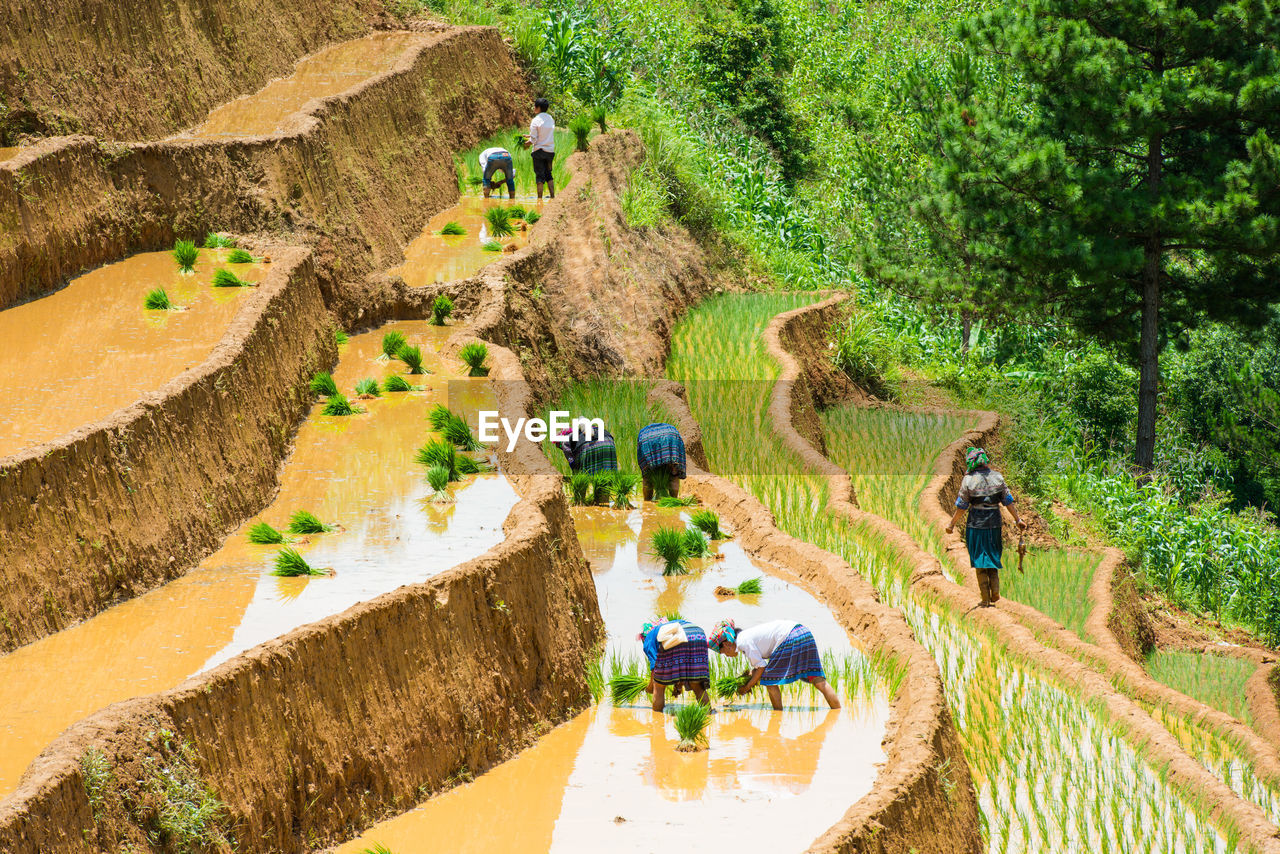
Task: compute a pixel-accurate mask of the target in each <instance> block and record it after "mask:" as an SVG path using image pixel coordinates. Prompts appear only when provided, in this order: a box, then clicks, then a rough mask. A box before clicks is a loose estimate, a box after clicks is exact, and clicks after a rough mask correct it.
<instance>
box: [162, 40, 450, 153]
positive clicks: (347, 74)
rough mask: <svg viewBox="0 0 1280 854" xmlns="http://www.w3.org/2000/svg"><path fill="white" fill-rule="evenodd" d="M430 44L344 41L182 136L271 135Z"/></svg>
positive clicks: (218, 111)
mask: <svg viewBox="0 0 1280 854" xmlns="http://www.w3.org/2000/svg"><path fill="white" fill-rule="evenodd" d="M427 41H430V36H427V35H423V34H421V33H407V32H381V33H373V34H372V35H368V36H365V37H364V38H362V39H355V40H354V41H349V42H343V43H342V44H338V45H334V46H333V47H330V48H327V49H325V50H322V51H320V52H319V53H317V54H315V55H314V56H309V57H307V58H306V59H304V60H302V61H301V62H299V63H298V65H297V67H296V68H295V69H294V72H293V74H291V75H289V76H288V77H283V78H280V79H279V80H273V81H272V82H270V83H268V84H267V85H266V86H264V87H263V88H262V89H259V90H258V91H257V92H255V93H254V94H252V95H249V96H247V97H244V98H240V99H239V100H236V101H231V102H230V103H227V104H223V105H222V106H221V107H218V108H217V109H215V110H213V111H212V112H210V113H209V117H208V118H207V119H205V121H204V122H203V123H202V124H200V125H199V126H197V127H195V128H194V129H192V130H190V131H187V132H186V133H183V134H180V136H182V137H198V138H205V139H219V138H225V137H234V136H259V135H265V134H271V133H275V132H276V131H278V130H280V129H281V125H283V124H284V122H285V120H286V119H288V118H289V117H290V116H292V115H294V114H295V113H297V112H299V111H301V110H302V108H303V107H305V106H306V104H307V102H308V101H310V100H312V99H314V98H325V97H329V96H332V95H340V94H342V93H343V92H347V91H349V90H351V89H354V88H356V87H357V86H359V85H360V84H361V83H363V82H364V81H365V80H368V79H369V78H370V77H373V76H374V75H377V74H381V73H383V72H384V71H389V70H391V68H392V67H394V66H395V64H396V61H397V60H399V59H400V58H401V57H402V56H404V55H405V54H406V53H407V52H408V51H409V50H410V49H411V48H413V47H415V46H417V45H420V44H424V43H425V42H427Z"/></svg>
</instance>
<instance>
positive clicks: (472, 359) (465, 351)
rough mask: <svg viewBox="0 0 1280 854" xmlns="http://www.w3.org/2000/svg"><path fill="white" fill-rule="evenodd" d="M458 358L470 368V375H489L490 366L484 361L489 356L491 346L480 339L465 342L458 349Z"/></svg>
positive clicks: (468, 373)
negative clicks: (487, 345)
mask: <svg viewBox="0 0 1280 854" xmlns="http://www.w3.org/2000/svg"><path fill="white" fill-rule="evenodd" d="M458 358H460V359H461V360H462V361H463V362H464V363H465V364H466V366H467V367H468V368H470V370H469V371H468V372H467V375H468V376H472V377H487V376H488V375H489V368H488V367H487V366H486V365H485V363H484V362H485V359H488V358H489V348H488V347H486V346H485V345H484V344H482V343H480V342H479V341H472V342H471V343H469V344H464V345H463V347H462V349H461V350H459V351H458Z"/></svg>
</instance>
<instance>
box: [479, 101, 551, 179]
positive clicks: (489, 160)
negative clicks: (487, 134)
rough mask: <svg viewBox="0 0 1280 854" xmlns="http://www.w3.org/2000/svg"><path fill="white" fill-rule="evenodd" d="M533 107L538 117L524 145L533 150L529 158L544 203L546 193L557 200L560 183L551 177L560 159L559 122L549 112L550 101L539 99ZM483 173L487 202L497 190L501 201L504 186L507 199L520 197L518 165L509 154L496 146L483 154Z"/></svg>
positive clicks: (534, 118) (481, 156)
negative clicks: (558, 184) (557, 185)
mask: <svg viewBox="0 0 1280 854" xmlns="http://www.w3.org/2000/svg"><path fill="white" fill-rule="evenodd" d="M533 106H534V109H535V110H537V114H536V115H534V117H533V121H531V122H529V135H528V136H527V137H525V138H524V139H523V141H522V143H521V144H522V145H523V146H524V147H525V148H527V149H529V156H530V158H531V159H532V160H533V179H534V182H535V183H536V184H537V188H538V201H542V193H543V191H544V190H545V191H546V192H547V194H548V198H552V199H554V198H555V197H556V181H555V178H554V177H553V176H552V173H551V165H552V164H553V163H554V162H555V159H556V121H555V119H553V118H552V117H551V113H549V112H547V110H548V109H550V106H551V105H550V104H549V103H548V102H547V99H546V98H538V99H537V100H536V101H534V102H533ZM480 173H481V179H480V186H481V187H482V188H483V189H484V197H485V198H486V199H487V198H489V194H490V193H491V192H493V190H494V188H498V197H499V198H501V197H502V189H501V186H502V185H503V184H506V185H507V198H509V199H514V198H515V197H516V165H515V159H514V158H513V157H512V156H511V152H510V151H509V150H507V149H505V148H502V147H501V146H493V147H492V148H486V149H485V150H484V151H482V152H480ZM499 176H501V177H499Z"/></svg>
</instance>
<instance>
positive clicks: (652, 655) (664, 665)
mask: <svg viewBox="0 0 1280 854" xmlns="http://www.w3.org/2000/svg"><path fill="white" fill-rule="evenodd" d="M553 441H554V442H556V443H557V444H558V445H559V446H560V448H561V450H562V451H563V452H564V455H565V459H566V460H568V462H569V467H570V469H572V470H573V471H575V472H586V473H588V474H594V473H597V472H605V471H616V470H617V468H618V451H617V445H616V443H615V441H614V438H613V435H612V434H611V433H610V432H609V431H608V430H606V429H604V428H603V427H590V426H589V427H587V428H586V429H584V430H580V431H579V433H578V434H577V435H576V436H571V434H570V433H569V432H568V431H566V432H564V433H561V434H560V435H559V436H556V437H554V438H553ZM636 459H637V462H638V463H639V467H640V475H641V479H642V483H643V485H644V499H645V500H646V501H648V500H651V499H652V498H653V494H654V485H655V483H657V482H659V481H661V482H664V483H665V482H669V484H670V493H671V494H672V495H678V494H679V491H680V481H681V480H683V479H684V478H685V476H686V465H685V447H684V439H683V438H682V437H681V435H680V431H679V430H678V429H676V428H675V427H674V426H672V425H671V424H663V423H653V424H648V425H646V426H645V427H644V428H642V429H641V430H640V432H639V433H638V434H637V437H636ZM965 469H966V474H965V476H964V479H963V480H962V481H961V484H960V490H959V494H958V495H957V497H956V501H955V512H954V513H953V514H952V517H951V523H950V524H949V525H948V526H947V529H946V530H947V533H948V534H950V533H952V531H954V529H955V524H956V522H958V521H959V520H960V517H961V516H962V515H963V514H965V513H966V512H967V513H968V525H967V528H966V532H965V544H966V546H967V547H968V550H969V560H970V563H971V564H972V565H973V568H974V571H975V574H976V575H977V577H978V589H979V592H980V595H981V607H984V608H988V607H991V606H992V605H993V604H994V603H995V602H997V601H998V600H999V599H1000V569H1001V567H1002V563H1001V561H1002V555H1003V542H1002V538H1001V529H1002V517H1001V514H1000V509H1001V508H1002V507H1003V508H1006V509H1007V510H1008V511H1009V513H1010V514H1011V516H1012V517H1013V521H1014V523H1015V524H1016V525H1017V526H1018V527H1019V528H1021V529H1025V528H1026V526H1027V523H1026V522H1025V521H1024V520H1023V519H1022V517H1021V516H1020V515H1019V514H1018V510H1017V507H1015V506H1014V499H1013V493H1012V492H1010V490H1009V487H1008V485H1007V484H1006V483H1005V480H1004V478H1003V477H1002V476H1001V474H1000V473H999V472H997V471H995V470H993V469H992V468H991V466H990V458H989V457H988V455H987V452H986V451H985V450H983V449H982V448H969V449H968V451H967V452H966V454H965ZM657 472H661V473H662V475H663V477H661V478H658V477H656V476H655V473H657ZM636 639H637V640H639V641H640V642H641V644H642V645H643V648H644V654H645V658H646V660H647V661H648V664H649V684H648V687H647V689H646V690H647V691H648V692H649V694H650V695H651V696H652V705H653V709H654V711H662V710H663V708H664V707H665V705H666V688H667V686H671V687H673V688H674V690H675V692H676V694H677V695H678V694H679V693H681V692H682V691H685V690H690V691H692V692H693V693H694V696H695V697H696V698H697V699H698V700H699V701H701V702H706V701H707V691H708V690H709V688H710V687H711V661H710V655H709V654H708V653H709V650H715V651H716V652H718V653H719V654H721V655H724V656H727V657H729V658H737V657H739V656H742V657H743V658H745V659H746V662H747V670H746V672H745V673H743V676H742V679H741V680H740V686H739V688H738V694H739V695H742V696H745V695H746V694H748V693H750V692H751V691H752V689H754V688H755V687H756V686H757V685H763V686H765V689H766V691H767V692H768V695H769V702H770V704H771V705H772V706H773V708H774V709H775V710H781V709H782V686H783V685H786V684H788V683H791V682H796V681H801V680H803V681H805V682H809V683H810V684H812V685H813V686H814V688H816V689H817V690H818V692H819V693H821V694H822V696H823V698H824V699H825V700H826V701H827V705H829V706H830V707H831V708H833V709H838V708H840V700H839V699H838V698H837V697H836V693H835V690H834V689H832V687H831V685H830V684H829V683H828V682H827V679H826V673H825V672H824V671H823V668H822V657H821V655H820V654H819V652H818V645H817V643H816V642H815V641H814V638H813V633H812V632H811V631H810V630H809V629H808V628H806V627H805V626H804V625H803V624H801V623H799V622H796V621H794V620H770V621H769V622H765V623H761V624H759V625H756V626H751V627H747V628H741V627H739V626H738V625H737V624H735V623H734V621H733V620H721V621H720V622H719V623H717V624H716V626H715V628H714V629H712V631H711V633H710V634H707V633H706V632H705V631H704V630H703V629H702V628H701V627H700V626H697V625H694V624H693V623H691V622H689V621H688V620H682V619H673V620H667V619H659V618H654V619H653V620H652V621H649V622H646V623H645V624H644V626H643V627H642V628H641V630H640V633H639V634H638V635H637V638H636Z"/></svg>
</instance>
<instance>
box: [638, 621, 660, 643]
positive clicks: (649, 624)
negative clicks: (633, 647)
mask: <svg viewBox="0 0 1280 854" xmlns="http://www.w3.org/2000/svg"><path fill="white" fill-rule="evenodd" d="M665 622H666V620H664V619H662V618H661V617H650V618H649V619H647V620H645V621H644V625H642V626H641V627H640V634H638V635H636V640H644V639H645V638H647V637H648V636H649V632H651V631H653V630H654V627H655V626H660V625H662V624H663V623H665Z"/></svg>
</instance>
